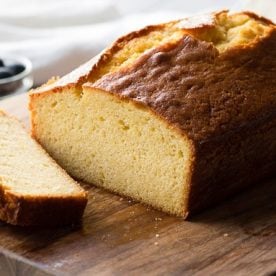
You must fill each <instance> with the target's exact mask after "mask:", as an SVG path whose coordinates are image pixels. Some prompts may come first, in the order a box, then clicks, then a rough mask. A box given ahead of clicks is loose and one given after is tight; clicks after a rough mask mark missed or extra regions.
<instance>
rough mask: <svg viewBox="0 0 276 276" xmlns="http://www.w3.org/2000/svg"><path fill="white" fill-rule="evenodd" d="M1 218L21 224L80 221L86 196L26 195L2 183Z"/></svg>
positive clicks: (36, 224) (35, 224)
mask: <svg viewBox="0 0 276 276" xmlns="http://www.w3.org/2000/svg"><path fill="white" fill-rule="evenodd" d="M0 198H1V200H0V219H1V220H3V221H6V222H7V223H10V224H13V225H19V226H58V225H70V224H75V223H79V222H80V220H81V218H82V215H83V212H84V209H85V206H86V204H87V199H86V198H85V197H64V198H62V197H56V198H55V197H46V196H45V197H24V196H18V195H15V194H13V193H12V192H9V191H8V190H6V189H5V188H3V187H2V186H1V185H0Z"/></svg>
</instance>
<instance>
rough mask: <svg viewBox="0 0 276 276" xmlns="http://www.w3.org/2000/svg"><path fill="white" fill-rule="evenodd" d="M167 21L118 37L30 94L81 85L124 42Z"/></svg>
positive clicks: (58, 90)
mask: <svg viewBox="0 0 276 276" xmlns="http://www.w3.org/2000/svg"><path fill="white" fill-rule="evenodd" d="M173 22H174V21H172V22H169V23H166V24H159V25H151V26H147V27H145V28H142V29H140V30H138V31H134V32H131V33H129V34H126V35H124V36H122V37H120V38H118V39H117V40H116V41H115V42H114V43H113V44H112V45H111V46H110V47H109V48H107V49H105V50H103V51H102V52H101V53H100V54H99V55H97V56H95V57H94V58H92V59H91V60H89V61H88V62H86V63H85V64H83V65H81V66H80V67H78V68H77V69H76V70H74V71H72V72H71V73H69V74H67V75H65V76H64V77H62V78H56V79H55V81H54V82H52V81H50V83H48V84H45V85H42V86H41V87H38V88H37V89H34V90H31V91H30V95H31V96H32V95H33V94H40V93H52V92H55V93H57V92H61V91H62V89H63V88H65V87H66V88H70V87H72V86H74V87H75V86H77V87H81V85H82V84H84V83H85V82H87V81H89V79H90V78H91V76H93V75H94V74H96V72H97V70H98V69H99V68H100V67H102V66H104V65H105V64H106V63H107V62H108V61H109V60H110V59H111V58H112V57H113V55H114V54H115V53H117V52H118V51H119V50H120V49H122V48H123V47H124V46H125V44H126V43H127V42H128V41H130V40H132V39H134V38H138V37H141V36H145V35H147V34H149V33H150V32H153V31H156V30H161V29H163V28H164V27H165V26H166V25H167V24H171V23H173Z"/></svg>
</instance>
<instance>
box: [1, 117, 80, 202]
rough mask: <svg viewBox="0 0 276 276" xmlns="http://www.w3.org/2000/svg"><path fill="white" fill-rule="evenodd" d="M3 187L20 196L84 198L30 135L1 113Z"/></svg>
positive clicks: (74, 184)
mask: <svg viewBox="0 0 276 276" xmlns="http://www.w3.org/2000/svg"><path fill="white" fill-rule="evenodd" d="M0 125H1V129H0V156H1V158H0V174H1V176H0V186H1V187H2V188H3V189H5V190H6V191H9V192H11V193H13V194H18V195H20V196H35V197H36V198H38V197H39V196H49V197H51V196H54V197H62V196H80V195H83V196H84V195H85V194H84V191H83V190H82V189H81V188H80V187H79V186H78V185H77V184H76V182H75V181H73V179H71V178H70V177H69V176H68V175H67V174H66V173H65V172H63V171H62V170H61V169H60V167H58V166H57V164H56V163H54V162H53V160H52V159H51V158H50V157H49V156H48V155H47V154H46V153H45V151H44V150H43V149H42V148H41V147H40V146H39V145H38V144H37V143H36V142H35V141H34V140H33V139H31V137H30V136H29V135H28V134H27V132H26V130H24V129H23V127H22V126H21V124H20V123H19V122H18V121H17V120H15V119H13V118H10V117H7V116H5V115H3V114H2V113H1V112H0Z"/></svg>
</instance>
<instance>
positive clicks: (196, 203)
mask: <svg viewBox="0 0 276 276" xmlns="http://www.w3.org/2000/svg"><path fill="white" fill-rule="evenodd" d="M29 109H30V114H31V124H32V135H33V137H35V139H37V141H38V142H39V143H40V144H41V145H42V146H43V147H44V148H45V149H46V150H47V151H48V152H49V154H50V155H51V156H52V157H53V158H54V159H55V160H57V162H58V163H59V164H60V165H61V166H62V167H63V168H65V169H66V170H67V172H69V173H70V174H71V175H72V176H74V177H76V178H77V179H81V180H83V181H86V182H88V183H91V184H95V185H97V186H99V187H103V188H105V189H107V190H109V191H112V192H115V193H118V194H120V195H124V196H127V197H130V198H132V199H134V200H137V201H140V202H142V203H145V204H148V205H151V206H153V207H155V208H157V209H160V210H163V211H165V212H167V213H170V214H174V215H177V216H182V217H184V218H186V217H187V216H188V215H189V214H191V213H194V212H196V211H198V210H201V209H203V208H206V207H207V206H209V205H211V204H214V203H217V202H219V201H221V200H223V199H224V198H226V197H229V196H230V195H232V194H234V193H236V192H237V191H239V190H241V189H243V188H245V187H246V186H249V185H252V184H253V183H255V182H258V181H259V180H261V179H263V178H264V177H268V176H271V175H272V174H273V173H275V169H276V28H275V25H274V24H273V23H272V22H271V21H269V20H267V19H265V18H263V17H259V16H257V15H256V14H253V13H250V12H242V13H236V14H230V13H229V12H227V11H222V12H218V13H211V14H205V15H202V16H196V17H192V18H188V19H184V20H178V21H173V22H169V23H165V24H160V25H156V26H148V27H146V28H144V29H142V30H140V31H137V32H132V33H130V34H128V35H126V36H124V37H122V38H119V39H118V40H117V41H116V42H115V43H114V44H113V45H112V46H111V47H110V48H108V49H106V50H105V51H103V52H102V53H101V54H100V55H98V56H97V57H95V58H94V59H92V60H90V61H89V62H88V63H86V64H84V65H83V66H81V67H80V68H78V69H76V70H75V71H73V72H72V73H70V74H68V75H66V76H65V77H63V78H60V79H58V78H56V79H52V80H51V81H49V82H48V83H47V84H45V85H43V86H42V87H40V88H38V89H36V90H34V91H32V92H31V93H30V105H29Z"/></svg>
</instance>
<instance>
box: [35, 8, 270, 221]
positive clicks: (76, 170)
mask: <svg viewBox="0 0 276 276" xmlns="http://www.w3.org/2000/svg"><path fill="white" fill-rule="evenodd" d="M266 28H268V27H267V26H265V24H263V23H262V22H260V21H257V20H255V19H252V18H250V17H249V16H247V15H237V16H236V17H235V16H228V15H227V13H222V14H221V15H219V17H218V18H217V19H216V26H215V27H213V28H211V29H208V31H206V30H205V29H204V30H203V31H202V32H194V31H192V30H189V31H187V30H183V29H180V28H177V23H172V24H168V25H167V26H166V27H163V28H160V30H155V31H153V32H151V33H150V34H146V35H144V36H140V37H138V38H134V39H132V40H130V41H128V42H125V43H123V42H122V43H123V48H122V49H119V50H118V51H117V52H115V53H114V55H113V56H112V58H110V59H109V60H107V61H106V62H105V63H104V64H103V65H101V66H100V68H99V69H97V70H96V71H95V72H94V73H93V72H92V74H91V75H90V76H89V78H88V80H86V81H89V82H95V81H96V80H98V79H99V78H101V77H102V76H103V75H105V74H109V73H112V72H115V71H117V70H120V69H122V68H123V67H126V66H131V64H132V63H133V62H135V60H137V58H139V57H140V56H141V55H142V54H143V53H144V52H145V51H147V50H150V49H152V48H155V47H157V46H159V45H162V44H164V43H168V42H170V43H173V42H175V41H177V40H179V39H180V38H181V37H182V36H183V35H184V34H187V33H191V34H192V35H194V36H197V37H198V38H200V39H203V40H206V41H211V42H213V43H214V45H215V46H216V47H217V48H218V49H219V50H220V51H224V50H225V49H227V48H229V47H233V46H236V45H239V44H247V43H249V42H251V41H253V40H254V39H256V38H257V37H259V36H262V35H264V33H265V31H266ZM90 86H91V85H90ZM78 89H79V88H78ZM76 91H77V90H76V89H75V88H74V87H72V88H64V89H63V92H62V93H48V94H47V95H44V94H43V93H42V94H41V95H35V93H34V94H33V96H32V97H31V98H32V99H31V109H32V117H33V134H34V136H35V137H36V138H37V139H38V141H39V142H40V143H41V144H42V145H43V146H44V147H45V148H46V150H47V151H48V152H49V153H50V154H51V155H52V156H53V157H54V158H55V159H56V160H57V161H58V163H59V164H60V165H61V166H62V167H64V168H65V169H66V170H67V171H68V172H69V173H70V174H71V175H73V176H74V177H77V178H79V179H82V180H84V181H86V182H89V183H92V184H95V185H97V186H100V187H104V188H106V189H108V190H111V191H114V192H116V193H119V194H122V195H126V196H129V197H131V198H134V199H135V200H139V201H141V202H143V203H146V204H149V205H152V206H154V207H156V208H158V209H162V210H163V211H166V212H168V213H172V214H176V215H181V216H182V215H185V213H186V210H187V201H188V190H189V183H190V177H191V175H190V173H191V170H190V169H191V167H192V162H193V160H192V159H193V147H192V144H191V143H190V142H189V141H188V140H187V139H186V138H185V136H180V134H179V133H178V132H177V131H176V130H174V129H172V128H171V127H169V126H168V125H167V123H165V121H163V119H160V118H159V117H158V116H156V115H154V114H153V113H152V112H151V111H150V110H149V109H148V108H142V107H138V106H136V105H135V104H133V103H132V102H127V101H122V100H119V99H118V98H117V97H116V96H113V95H112V94H108V93H106V92H99V91H98V90H96V89H93V88H89V87H87V86H85V85H84V87H83V91H82V92H81V94H80V93H76ZM80 95H81V96H80Z"/></svg>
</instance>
